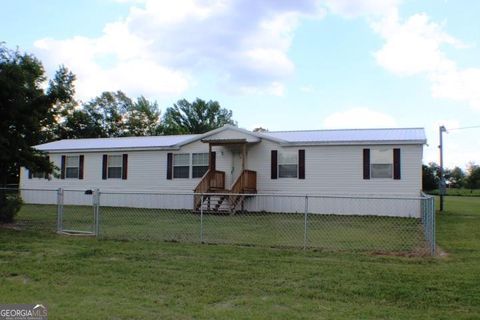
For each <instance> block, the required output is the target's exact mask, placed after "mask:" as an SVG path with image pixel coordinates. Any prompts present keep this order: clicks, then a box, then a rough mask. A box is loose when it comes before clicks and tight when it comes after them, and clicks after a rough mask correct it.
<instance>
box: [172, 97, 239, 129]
mask: <svg viewBox="0 0 480 320" xmlns="http://www.w3.org/2000/svg"><path fill="white" fill-rule="evenodd" d="M225 124H231V125H236V122H235V121H234V120H233V119H232V111H231V110H228V109H225V108H221V107H220V104H219V103H218V102H217V101H211V100H210V101H208V102H206V101H204V100H201V99H199V98H197V99H196V100H195V101H194V102H192V103H190V102H188V101H187V100H185V99H183V100H179V101H178V102H177V103H175V104H174V105H173V107H170V108H167V110H166V111H165V115H164V117H163V125H164V133H165V134H186V133H205V132H207V131H210V130H213V129H217V128H220V127H222V126H223V125H225Z"/></svg>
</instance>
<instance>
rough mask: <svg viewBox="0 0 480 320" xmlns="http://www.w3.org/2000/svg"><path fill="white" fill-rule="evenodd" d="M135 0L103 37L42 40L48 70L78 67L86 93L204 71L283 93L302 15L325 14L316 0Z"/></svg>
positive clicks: (174, 80) (163, 83) (178, 80)
mask: <svg viewBox="0 0 480 320" xmlns="http://www.w3.org/2000/svg"><path fill="white" fill-rule="evenodd" d="M122 1H124V2H125V0H122ZM126 2H130V1H128V0H126ZM131 3H132V8H131V9H130V12H129V15H128V16H127V17H126V18H125V19H123V20H119V21H116V22H114V23H110V24H107V25H106V26H105V28H104V30H103V34H102V35H101V36H100V37H97V38H86V37H73V38H70V39H65V40H54V39H40V40H38V41H36V42H35V47H36V53H37V54H38V55H39V57H40V58H41V59H42V60H44V61H45V62H46V65H47V67H49V69H54V68H56V66H57V65H58V64H60V63H63V64H65V65H67V66H68V67H69V68H71V69H72V71H73V72H74V73H75V74H76V75H77V77H78V84H77V87H78V95H79V96H81V97H82V98H84V99H85V98H87V97H91V96H94V95H97V94H98V93H100V92H101V91H103V90H111V89H112V88H114V89H122V90H124V91H126V92H127V93H129V94H136V95H138V94H146V95H147V94H149V95H152V94H153V95H164V94H170V95H172V94H180V93H181V92H183V91H184V90H186V89H187V88H188V87H189V85H191V81H194V76H193V75H196V74H202V73H204V72H211V73H213V74H216V75H217V76H218V79H219V86H220V87H221V88H225V89H226V90H228V91H231V92H232V91H234V92H239V93H242V92H244V93H245V92H246V93H252V92H253V93H262V94H273V95H282V94H283V92H284V84H283V82H284V81H285V80H286V79H287V78H288V77H290V76H291V75H292V74H293V72H294V70H295V68H294V64H293V62H292V61H291V60H290V59H289V57H288V55H287V53H288V50H289V48H290V46H291V42H292V38H293V33H294V31H295V28H296V27H297V25H298V22H299V20H300V19H301V18H305V17H317V18H318V17H322V16H323V11H322V9H321V8H320V6H319V5H318V3H317V2H316V1H315V0H301V1H295V2H288V1H287V2H279V1H276V0H268V1H256V0H249V1H244V0H206V1H200V0H178V1H156V0H145V1H131Z"/></svg>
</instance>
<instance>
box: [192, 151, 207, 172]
mask: <svg viewBox="0 0 480 320" xmlns="http://www.w3.org/2000/svg"><path fill="white" fill-rule="evenodd" d="M196 155H197V156H198V155H206V158H207V162H206V164H202V165H199V164H195V163H194V158H195V156H196ZM191 158H192V178H193V179H199V178H202V177H203V176H204V175H205V173H206V172H207V171H208V165H209V155H208V152H195V153H192V157H191ZM195 167H207V170H205V172H204V173H203V174H202V175H201V176H200V177H195V176H194V168H195Z"/></svg>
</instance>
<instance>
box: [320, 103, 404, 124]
mask: <svg viewBox="0 0 480 320" xmlns="http://www.w3.org/2000/svg"><path fill="white" fill-rule="evenodd" d="M396 126H397V123H396V121H395V119H394V118H393V117H392V116H390V115H388V114H386V113H382V112H378V111H374V110H371V109H369V108H364V107H359V108H351V109H348V110H345V111H339V112H335V113H332V114H331V115H329V116H327V117H326V118H325V120H324V121H323V127H324V128H326V129H346V128H392V127H396Z"/></svg>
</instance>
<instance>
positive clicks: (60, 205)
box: [57, 188, 63, 232]
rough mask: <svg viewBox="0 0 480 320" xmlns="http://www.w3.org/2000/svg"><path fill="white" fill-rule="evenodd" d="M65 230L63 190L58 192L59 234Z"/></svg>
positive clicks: (60, 189) (59, 189)
mask: <svg viewBox="0 0 480 320" xmlns="http://www.w3.org/2000/svg"><path fill="white" fill-rule="evenodd" d="M62 230H63V189H62V188H58V190H57V232H61V231H62Z"/></svg>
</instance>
